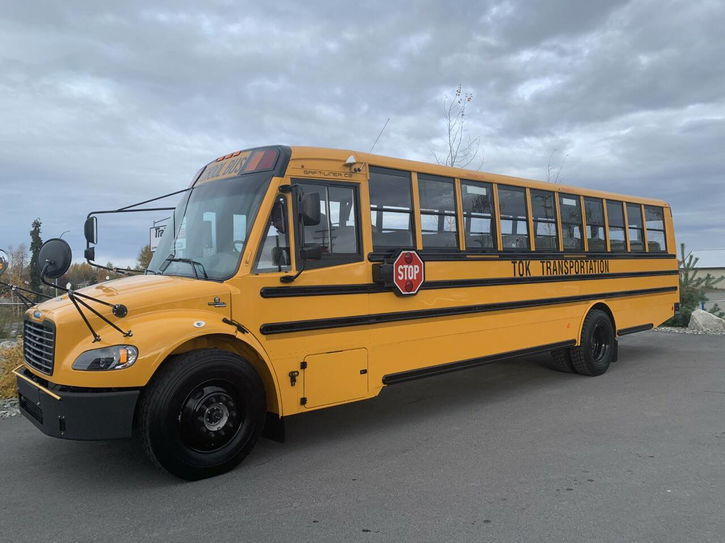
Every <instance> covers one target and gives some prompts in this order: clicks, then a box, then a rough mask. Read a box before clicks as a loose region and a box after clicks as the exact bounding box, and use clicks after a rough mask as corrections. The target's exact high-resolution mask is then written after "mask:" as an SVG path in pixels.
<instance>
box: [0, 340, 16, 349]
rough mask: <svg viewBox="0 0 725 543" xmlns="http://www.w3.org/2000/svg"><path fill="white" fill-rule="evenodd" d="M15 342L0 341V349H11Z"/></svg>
mask: <svg viewBox="0 0 725 543" xmlns="http://www.w3.org/2000/svg"><path fill="white" fill-rule="evenodd" d="M17 344H18V342H17V341H0V349H12V348H13V347H15V346H16V345H17Z"/></svg>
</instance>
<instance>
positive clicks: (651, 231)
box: [644, 206, 667, 253]
mask: <svg viewBox="0 0 725 543" xmlns="http://www.w3.org/2000/svg"><path fill="white" fill-rule="evenodd" d="M644 215H645V219H646V223H647V245H648V250H649V251H650V252H653V253H662V252H665V251H666V250H667V242H666V241H665V219H664V211H663V209H662V208H661V207H655V206H644Z"/></svg>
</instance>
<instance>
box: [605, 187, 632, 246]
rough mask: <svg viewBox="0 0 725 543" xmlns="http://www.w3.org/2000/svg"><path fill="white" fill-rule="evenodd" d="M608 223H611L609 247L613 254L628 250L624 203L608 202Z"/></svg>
mask: <svg viewBox="0 0 725 543" xmlns="http://www.w3.org/2000/svg"><path fill="white" fill-rule="evenodd" d="M607 221H608V222H609V245H610V246H611V250H612V252H615V253H621V252H624V251H626V250H627V237H626V235H625V233H624V211H623V209H622V202H612V201H610V200H607Z"/></svg>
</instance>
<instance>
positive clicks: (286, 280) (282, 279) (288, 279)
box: [279, 258, 306, 283]
mask: <svg viewBox="0 0 725 543" xmlns="http://www.w3.org/2000/svg"><path fill="white" fill-rule="evenodd" d="M305 262H306V260H305V259H304V258H301V266H300V269H299V270H297V273H296V274H294V275H283V276H282V277H280V278H279V282H280V283H291V282H292V281H294V280H295V279H297V278H298V277H299V276H300V274H301V273H302V272H303V271H305Z"/></svg>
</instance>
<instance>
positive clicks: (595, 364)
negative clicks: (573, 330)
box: [569, 309, 616, 376]
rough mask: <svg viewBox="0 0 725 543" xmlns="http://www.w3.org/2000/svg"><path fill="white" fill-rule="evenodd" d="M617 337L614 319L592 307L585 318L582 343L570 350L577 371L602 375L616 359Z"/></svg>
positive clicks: (584, 373) (582, 373)
mask: <svg viewBox="0 0 725 543" xmlns="http://www.w3.org/2000/svg"><path fill="white" fill-rule="evenodd" d="M615 352H616V338H615V336H614V326H613V325H612V321H611V320H610V318H609V315H607V314H606V313H605V312H604V311H601V310H599V309H592V310H591V311H590V312H589V314H588V315H587V316H586V318H585V319H584V326H583V327H582V337H581V345H579V346H578V347H572V348H571V350H570V351H569V353H570V355H571V364H572V368H573V369H574V371H575V372H577V373H579V374H581V375H591V376H594V375H601V374H603V373H604V372H605V371H607V369H608V368H609V364H610V363H611V362H613V361H614V356H615Z"/></svg>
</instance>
